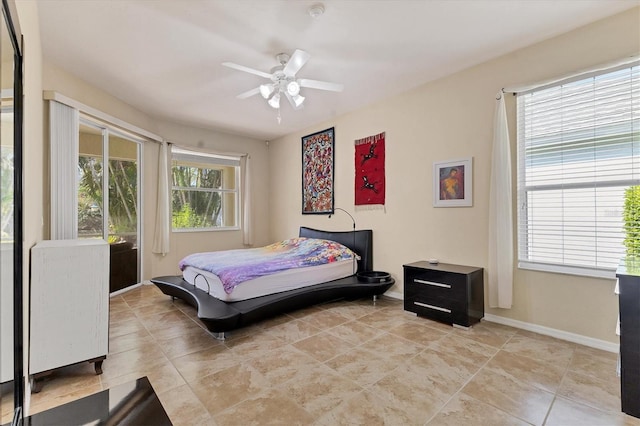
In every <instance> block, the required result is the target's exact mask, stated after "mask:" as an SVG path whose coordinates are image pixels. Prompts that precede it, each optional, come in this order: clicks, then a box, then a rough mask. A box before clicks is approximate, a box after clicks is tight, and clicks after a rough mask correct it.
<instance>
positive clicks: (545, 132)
mask: <svg viewBox="0 0 640 426" xmlns="http://www.w3.org/2000/svg"><path fill="white" fill-rule="evenodd" d="M634 185H640V67H639V66H637V65H634V66H632V67H630V66H629V65H627V66H626V67H625V68H622V69H616V70H610V71H608V72H606V73H601V74H599V75H594V76H591V77H589V78H582V79H580V80H578V81H568V82H564V83H562V84H558V85H555V86H553V87H546V88H543V89H538V90H535V91H531V92H528V93H523V94H519V95H518V207H519V208H518V255H519V266H520V267H522V268H528V269H538V270H546V271H552V272H563V273H573V274H578V275H591V276H601V277H613V276H614V275H613V273H612V271H614V270H615V269H616V267H617V265H618V263H619V261H620V259H621V258H622V257H623V256H624V252H625V249H624V245H623V240H624V229H623V214H622V212H623V207H624V197H625V196H624V194H625V190H626V189H627V188H629V187H630V186H634Z"/></svg>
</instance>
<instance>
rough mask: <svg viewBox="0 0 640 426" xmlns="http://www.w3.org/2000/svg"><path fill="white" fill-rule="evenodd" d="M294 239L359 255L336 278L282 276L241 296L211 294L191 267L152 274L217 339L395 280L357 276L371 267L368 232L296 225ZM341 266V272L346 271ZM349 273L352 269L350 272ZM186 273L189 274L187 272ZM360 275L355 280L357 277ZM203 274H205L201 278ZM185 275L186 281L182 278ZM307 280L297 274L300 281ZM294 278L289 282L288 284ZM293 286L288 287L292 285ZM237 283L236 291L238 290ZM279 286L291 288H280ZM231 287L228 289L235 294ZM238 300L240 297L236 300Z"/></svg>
mask: <svg viewBox="0 0 640 426" xmlns="http://www.w3.org/2000/svg"><path fill="white" fill-rule="evenodd" d="M299 237H302V238H314V239H323V240H329V241H335V242H337V243H340V244H342V245H344V246H346V247H348V248H349V249H351V250H353V252H355V253H356V254H357V255H358V257H357V260H355V261H354V260H350V261H348V262H346V263H344V262H343V263H342V266H341V267H342V269H343V270H342V271H341V272H340V274H342V275H344V276H342V277H341V278H336V279H331V278H329V279H327V278H325V276H322V278H321V280H322V281H321V282H319V283H313V282H312V283H310V284H309V283H306V284H305V285H304V286H297V285H296V282H295V279H293V280H292V279H291V278H290V277H288V276H287V274H286V273H285V275H283V276H281V279H280V280H279V281H281V282H284V281H289V282H288V283H285V284H286V285H280V283H279V281H278V280H276V281H275V282H273V281H272V282H271V287H272V291H273V292H272V293H269V294H263V295H259V296H257V297H251V298H246V299H245V298H244V297H245V296H244V295H242V294H241V295H240V296H234V298H228V297H226V296H224V295H221V294H220V293H221V292H220V291H218V292H217V293H218V294H217V296H219V297H220V296H221V298H218V297H216V294H210V293H215V291H213V292H212V290H211V287H212V281H211V279H212V277H210V276H205V275H204V274H202V272H198V271H193V270H192V271H190V272H189V273H186V274H183V276H164V277H157V278H152V279H151V282H152V283H153V284H155V285H156V286H157V287H158V288H159V289H160V290H161V291H162V292H163V293H164V294H166V295H168V296H171V297H174V298H179V299H182V300H184V301H185V302H187V303H189V304H191V305H192V306H194V307H195V308H196V309H197V311H198V318H199V319H200V321H202V323H203V324H204V325H205V326H206V327H207V329H208V330H209V331H210V332H212V333H213V334H214V336H215V337H216V338H218V339H224V337H225V333H226V332H229V331H232V330H235V329H237V328H240V327H244V326H247V325H249V324H252V323H255V322H258V321H260V320H262V319H266V318H269V317H273V316H276V315H279V314H282V313H285V312H289V311H293V310H296V309H301V308H304V307H307V306H310V305H313V304H319V303H324V302H328V301H332V300H338V299H358V298H364V297H373V298H374V300H375V298H376V297H377V296H380V295H382V294H383V293H384V292H385V291H387V290H388V289H389V288H390V287H391V286H392V285H393V284H395V280H394V279H393V278H391V277H388V276H387V277H384V278H381V279H374V280H371V279H366V278H365V279H362V275H367V274H366V273H367V272H369V271H372V270H373V233H372V231H371V230H360V231H348V232H341V231H322V230H317V229H312V228H307V227H301V228H300V232H299ZM303 269H304V270H305V271H306V273H305V274H303V276H306V277H307V278H308V276H310V275H316V274H314V273H313V270H312V269H309V268H303ZM345 270H346V273H345ZM354 271H356V272H357V273H355V274H354ZM189 275H190V276H189ZM359 276H360V278H359ZM203 277H204V278H203ZM185 278H186V279H187V280H189V281H191V283H190V282H188V281H187V280H185ZM305 279H306V278H301V279H300V281H302V280H305ZM292 282H293V284H292ZM292 285H293V287H291V286H292ZM241 286H242V285H239V286H238V287H237V289H240V288H241ZM282 288H290V289H288V290H285V291H280V290H281V289H282ZM235 292H236V290H234V291H233V292H232V293H235ZM236 298H240V299H243V300H235V299H236Z"/></svg>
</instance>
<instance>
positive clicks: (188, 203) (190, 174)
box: [171, 147, 240, 231]
mask: <svg viewBox="0 0 640 426" xmlns="http://www.w3.org/2000/svg"><path fill="white" fill-rule="evenodd" d="M171 153H172V158H173V162H172V202H171V211H172V214H171V223H172V228H173V230H180V231H187V230H203V229H230V228H231V229H237V228H238V216H239V198H240V197H239V191H238V188H239V187H240V185H239V175H240V159H239V158H236V157H228V156H221V155H213V154H205V153H200V152H194V151H187V150H183V149H179V148H176V147H173V148H172V150H171Z"/></svg>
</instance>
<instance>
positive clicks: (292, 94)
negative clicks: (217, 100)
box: [222, 49, 343, 109]
mask: <svg viewBox="0 0 640 426" xmlns="http://www.w3.org/2000/svg"><path fill="white" fill-rule="evenodd" d="M310 57H311V55H309V54H308V53H307V52H305V51H304V50H300V49H296V51H295V52H293V55H291V56H289V55H288V54H286V53H279V54H277V55H276V60H277V61H278V62H279V63H280V65H278V66H276V67H274V68H272V69H271V73H267V72H263V71H259V70H255V69H253V68H249V67H245V66H243V65H238V64H234V63H233V62H224V63H223V64H222V65H224V66H225V67H229V68H233V69H236V70H239V71H244V72H248V73H250V74H255V75H259V76H260V77H264V78H268V79H269V80H271V83H265V84H261V85H260V86H258V87H256V88H255V89H251V90H249V91H247V92H244V93H241V94H239V95H238V96H237V97H238V98H239V99H246V98H248V97H250V96H253V95H257V94H258V93H260V94H261V95H262V97H263V98H265V99H267V102H268V104H269V105H270V106H271V107H273V108H276V109H278V108H280V99H281V98H282V96H283V95H284V96H285V97H286V98H287V100H289V103H290V104H291V106H292V107H293V109H300V108H302V106H303V105H302V104H303V103H304V100H305V97H304V96H302V95H301V94H300V88H302V87H306V88H309V89H319V90H329V91H332V92H341V91H342V89H343V85H342V84H338V83H329V82H326V81H319V80H309V79H307V78H296V73H297V72H298V71H300V68H302V67H303V66H304V64H306V63H307V61H308V60H309V58H310Z"/></svg>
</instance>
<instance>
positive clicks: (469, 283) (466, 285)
mask: <svg viewBox="0 0 640 426" xmlns="http://www.w3.org/2000/svg"><path fill="white" fill-rule="evenodd" d="M403 267H404V309H405V310H406V311H410V312H415V313H416V314H418V315H419V316H422V317H426V318H429V319H432V320H436V321H441V322H444V323H447V324H452V325H459V326H462V327H470V326H472V325H473V324H475V323H477V322H479V321H480V319H481V318H482V317H484V271H483V269H482V268H476V267H472V266H462V265H452V264H448V263H437V264H431V263H429V262H426V261H420V262H414V263H409V264H407V265H403Z"/></svg>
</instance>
